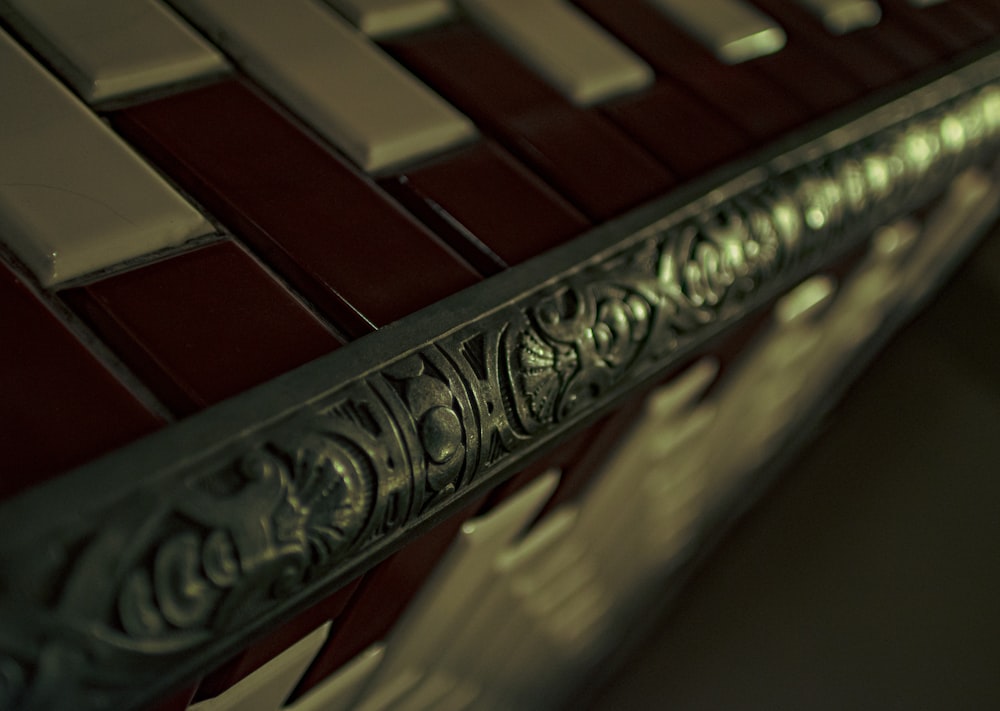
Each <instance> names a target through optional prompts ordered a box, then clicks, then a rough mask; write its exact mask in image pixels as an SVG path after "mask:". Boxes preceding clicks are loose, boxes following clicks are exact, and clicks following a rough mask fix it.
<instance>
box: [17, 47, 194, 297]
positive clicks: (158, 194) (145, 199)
mask: <svg viewBox="0 0 1000 711" xmlns="http://www.w3.org/2000/svg"><path fill="white" fill-rule="evenodd" d="M0 67H2V70H0V97H3V98H2V100H0V155H2V156H3V158H2V159H0V240H2V241H4V242H5V243H6V244H7V246H8V247H10V249H11V250H13V251H14V252H15V253H16V254H17V256H18V257H20V259H21V260H22V261H23V262H24V263H25V264H26V265H27V266H28V267H29V268H30V269H31V270H32V271H33V272H34V273H35V275H36V276H37V277H38V279H39V281H41V282H42V283H43V284H45V285H47V286H50V285H53V284H57V283H59V282H62V281H65V280H66V279H72V278H74V277H77V276H81V275H83V274H86V273H88V272H91V271H94V270H97V269H101V268H104V267H109V266H112V265H114V264H116V263H118V262H121V261H123V260H126V259H129V258H132V257H138V256H140V255H144V254H147V253H149V252H153V251H156V250H158V249H160V248H163V247H166V246H169V245H175V244H179V243H181V242H184V241H186V240H188V239H191V238H193V237H198V236H201V235H205V234H210V233H211V232H212V231H213V228H212V225H211V224H210V223H209V222H208V221H207V220H206V219H205V218H204V217H203V216H202V215H201V214H199V213H198V212H197V211H196V210H195V209H194V208H192V207H191V206H190V205H189V204H188V203H187V202H185V201H184V199H183V198H181V197H180V195H178V194H177V193H176V192H175V191H174V190H173V189H172V188H171V187H170V186H168V185H167V184H166V183H165V182H164V181H163V180H162V179H161V178H160V177H159V176H158V175H157V174H156V173H154V172H153V170H152V169H151V168H150V167H149V166H148V165H146V164H145V163H143V162H142V160H140V159H139V157H138V156H136V155H135V154H134V153H133V152H132V151H131V150H130V149H129V148H128V147H127V146H126V145H125V144H124V143H123V142H122V141H121V140H120V139H119V138H118V137H117V136H115V134H114V133H112V132H111V131H110V130H109V129H108V128H107V127H106V126H105V125H104V124H103V123H101V122H100V121H99V120H98V119H97V117H96V116H94V115H93V114H92V113H90V111H89V110H88V109H87V107H86V106H85V105H84V104H82V103H81V102H80V101H79V100H78V99H77V98H76V97H74V96H73V95H72V94H70V92H69V91H68V90H67V89H66V88H65V87H63V86H62V85H61V84H59V82H57V81H56V80H55V78H53V77H52V76H50V75H49V74H48V73H47V72H46V71H45V70H44V69H42V68H41V67H40V66H39V65H38V64H37V63H36V62H35V61H34V60H33V59H31V58H30V57H29V56H28V55H27V54H26V53H25V52H24V50H23V49H21V48H20V47H19V46H18V45H17V44H16V43H15V42H14V41H13V40H12V39H11V38H10V37H8V36H7V35H6V34H4V33H2V32H0Z"/></svg>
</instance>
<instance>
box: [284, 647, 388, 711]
mask: <svg viewBox="0 0 1000 711" xmlns="http://www.w3.org/2000/svg"><path fill="white" fill-rule="evenodd" d="M384 654H385V647H384V646H383V645H382V644H373V645H372V646H371V647H369V648H368V649H366V650H365V651H363V652H361V653H360V654H358V656H356V657H355V658H354V659H352V660H351V661H349V662H348V663H347V664H345V665H344V666H343V667H341V668H340V669H338V670H337V671H336V672H335V673H333V674H331V675H330V676H329V677H327V678H326V679H324V680H323V681H322V682H320V684H319V685H318V686H316V687H315V688H313V689H310V690H309V692H308V693H307V694H306V695H305V696H303V697H302V698H300V699H298V700H297V701H296V702H295V703H294V704H292V705H291V706H288V707H286V708H287V711H349V709H352V708H354V706H355V704H354V700H355V699H356V698H357V696H358V693H359V692H360V691H361V688H362V687H363V686H364V685H365V683H366V682H367V681H368V678H369V677H371V675H372V674H374V673H375V670H376V669H378V666H379V664H381V663H382V657H383V655H384Z"/></svg>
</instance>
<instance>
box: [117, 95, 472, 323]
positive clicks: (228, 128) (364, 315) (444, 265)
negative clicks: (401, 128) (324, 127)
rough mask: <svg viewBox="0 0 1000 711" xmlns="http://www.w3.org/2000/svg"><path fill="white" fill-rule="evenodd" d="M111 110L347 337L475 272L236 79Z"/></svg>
mask: <svg viewBox="0 0 1000 711" xmlns="http://www.w3.org/2000/svg"><path fill="white" fill-rule="evenodd" d="M111 118H112V122H113V123H114V125H115V126H116V127H117V128H118V129H119V130H120V131H121V132H122V133H123V134H124V135H125V136H126V137H127V138H129V139H130V140H131V141H133V142H134V143H135V144H136V145H137V146H138V147H139V148H140V149H141V150H143V151H144V152H145V153H146V154H147V155H149V156H150V157H151V158H152V159H153V161H154V162H156V163H157V164H158V165H159V166H160V167H161V168H162V169H163V170H164V171H165V172H167V173H168V174H169V175H170V176H171V177H173V178H174V180H176V181H177V182H178V183H179V184H180V185H181V186H182V187H183V188H184V189H185V190H186V191H188V192H189V193H191V194H192V195H193V196H194V197H195V198H196V199H197V200H199V201H201V202H202V203H203V204H204V205H205V206H206V207H207V208H208V209H209V210H210V211H211V212H213V213H214V214H215V215H216V216H217V217H218V218H219V219H220V220H221V221H222V222H223V223H225V224H226V225H227V226H228V227H230V228H231V229H232V230H233V231H234V232H235V233H236V234H237V236H239V237H241V238H243V239H244V240H246V241H247V242H248V243H250V244H251V245H252V247H253V248H254V249H255V250H256V251H257V252H258V253H259V254H261V255H262V256H263V258H264V259H265V261H267V262H269V263H270V264H271V265H273V266H274V267H275V269H277V270H278V271H279V272H280V273H282V274H283V275H284V276H285V277H286V278H287V279H288V281H289V282H290V283H291V284H293V285H294V286H295V287H296V288H297V289H299V290H300V291H301V292H302V293H303V294H304V295H305V296H307V297H308V298H309V299H311V300H312V301H313V302H314V303H315V304H316V305H317V306H318V307H319V308H320V309H321V310H322V311H323V312H324V313H325V314H327V315H328V316H329V317H330V319H331V320H333V321H334V322H335V323H336V324H337V325H338V326H340V327H341V328H342V329H343V330H344V331H345V332H346V333H348V334H349V335H351V336H359V335H362V334H364V333H366V332H368V331H370V330H371V329H372V328H373V326H375V327H377V326H382V325H384V324H386V323H389V322H390V321H394V320H396V319H398V318H401V317H403V316H406V315H407V314H409V313H411V312H413V311H416V310H417V309H419V308H421V307H424V306H427V305H429V304H431V303H434V302H435V301H437V300H439V299H441V298H443V297H445V296H448V295H449V294H453V293H455V292H456V291H459V290H460V289H462V288H464V287H466V286H469V285H471V284H472V283H474V282H475V281H476V279H477V277H476V275H475V272H474V271H473V270H472V268H471V267H469V266H468V265H467V264H465V263H464V262H463V261H461V260H460V259H459V258H458V257H457V256H456V255H454V253H453V252H451V250H449V249H448V248H447V247H446V246H445V245H443V244H442V243H440V242H439V241H438V240H437V238H436V237H434V236H433V235H432V234H431V233H430V232H428V231H427V230H426V229H425V228H424V227H423V226H422V225H420V224H418V223H417V222H416V221H414V220H413V219H412V218H411V217H410V216H409V215H406V214H405V213H404V212H403V211H402V210H401V209H400V208H399V206H397V205H396V204H395V203H394V202H393V201H392V200H390V199H389V198H388V196H386V195H384V194H383V193H382V191H381V190H379V189H378V187H377V186H375V185H374V184H373V183H372V182H371V181H370V180H368V179H367V178H364V177H363V176H361V175H359V174H357V173H356V172H355V171H354V170H353V169H352V168H350V167H349V166H348V165H347V164H346V163H345V161H343V160H341V159H340V158H339V157H337V156H336V155H334V154H333V153H332V152H330V151H328V150H326V149H325V148H324V147H323V146H321V145H320V144H318V143H317V142H316V141H314V140H313V139H312V138H310V137H308V136H307V135H306V134H304V133H303V132H302V131H301V130H299V128H298V127H297V126H296V125H295V124H293V123H292V122H291V121H290V120H288V119H287V118H286V117H285V116H283V115H282V114H280V113H279V112H278V111H276V110H275V109H274V108H273V107H271V106H270V105H269V104H268V103H267V102H266V101H264V100H263V99H262V98H261V97H259V96H257V95H256V94H255V93H254V92H253V91H252V90H250V89H249V88H248V87H246V86H244V85H243V84H241V83H240V82H238V81H226V82H223V83H220V84H216V85H214V86H210V87H205V88H202V89H197V90H195V91H189V92H186V93H183V94H178V95H176V96H171V97H168V98H165V99H161V100H159V101H153V102H150V103H147V104H143V105H141V106H135V107H131V108H127V109H124V110H122V111H119V112H115V113H114V114H112V116H111Z"/></svg>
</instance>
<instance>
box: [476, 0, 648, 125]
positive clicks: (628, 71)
mask: <svg viewBox="0 0 1000 711" xmlns="http://www.w3.org/2000/svg"><path fill="white" fill-rule="evenodd" d="M459 3H460V4H461V6H462V8H463V9H464V10H465V11H466V12H467V13H468V14H469V15H470V16H471V17H472V18H473V20H475V21H476V23H477V24H479V25H480V26H482V27H483V28H484V29H485V30H486V31H487V32H489V33H490V34H491V35H492V36H493V37H494V38H495V39H497V41H499V42H500V43H501V44H503V45H504V46H506V47H507V48H508V49H509V50H510V51H511V52H512V53H513V54H515V55H516V56H517V57H518V58H519V59H520V60H521V61H523V62H524V63H525V64H527V65H528V66H530V67H531V68H532V69H534V70H535V71H536V72H537V73H538V74H540V75H541V76H542V77H544V78H545V79H546V81H548V82H549V83H550V84H552V85H553V86H554V87H555V88H556V89H558V90H559V91H560V92H561V93H562V94H563V95H564V96H566V97H567V98H568V99H569V100H570V101H572V102H573V103H575V104H577V105H580V106H589V105H592V104H596V103H599V102H601V101H606V100H608V99H611V98H614V97H616V96H620V95H622V94H627V93H630V92H633V91H637V90H639V89H643V88H645V87H647V86H649V85H650V84H651V83H652V82H653V70H652V69H650V68H649V66H648V65H646V63H645V62H643V61H642V60H641V59H639V58H638V57H637V56H635V55H634V54H633V53H632V52H631V51H629V50H628V49H627V48H626V47H624V46H622V45H621V44H620V43H619V42H618V40H616V39H615V38H614V37H612V36H611V35H609V34H607V32H605V31H604V29H603V28H601V26H600V25H598V24H596V23H594V22H593V21H592V20H591V19H590V18H589V17H587V16H586V15H585V14H584V13H582V12H581V11H580V10H578V9H577V8H575V7H574V6H572V5H570V4H569V3H567V2H565V1H564V0H459Z"/></svg>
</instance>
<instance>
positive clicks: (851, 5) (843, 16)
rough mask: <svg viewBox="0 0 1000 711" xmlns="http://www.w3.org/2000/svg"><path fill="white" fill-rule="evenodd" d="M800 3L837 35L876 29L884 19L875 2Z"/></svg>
mask: <svg viewBox="0 0 1000 711" xmlns="http://www.w3.org/2000/svg"><path fill="white" fill-rule="evenodd" d="M798 3H799V4H800V5H802V6H803V7H805V8H806V9H807V10H809V12H811V13H812V14H813V15H815V16H816V17H818V18H819V19H820V20H822V22H823V25H824V26H825V27H826V29H827V30H829V31H830V32H831V33H832V34H835V35H844V34H847V33H848V32H853V31H854V30H859V29H861V28H863V27H874V26H875V25H877V24H878V21H879V20H881V19H882V8H880V7H879V6H878V3H877V2H874V0H798Z"/></svg>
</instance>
